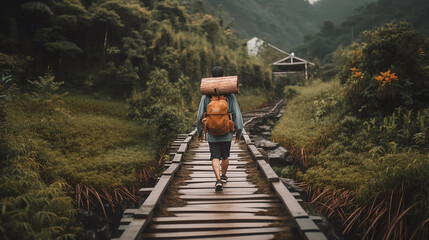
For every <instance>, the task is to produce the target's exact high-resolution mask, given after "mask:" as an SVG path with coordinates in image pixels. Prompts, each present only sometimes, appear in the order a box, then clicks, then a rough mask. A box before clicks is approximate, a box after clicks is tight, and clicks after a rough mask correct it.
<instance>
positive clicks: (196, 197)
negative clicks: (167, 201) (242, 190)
mask: <svg viewBox="0 0 429 240" xmlns="http://www.w3.org/2000/svg"><path fill="white" fill-rule="evenodd" d="M273 197H275V196H274V195H271V194H238V195H226V194H213V195H182V196H179V198H181V199H183V200H210V199H213V200H215V199H222V200H227V199H229V200H231V199H258V198H273ZM294 200H295V199H294Z"/></svg>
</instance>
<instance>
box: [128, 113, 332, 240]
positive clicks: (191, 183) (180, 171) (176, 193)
mask: <svg viewBox="0 0 429 240" xmlns="http://www.w3.org/2000/svg"><path fill="white" fill-rule="evenodd" d="M271 112H272V109H270V108H267V109H263V110H262V111H260V112H253V113H251V114H249V115H247V116H245V115H243V118H244V120H245V121H248V122H250V121H252V120H249V118H250V119H258V118H259V117H260V116H262V115H264V114H271ZM195 134H196V133H195V130H194V131H193V133H192V134H180V135H178V138H177V139H176V142H175V145H176V146H173V147H172V148H171V150H173V151H174V152H173V153H170V156H171V157H172V159H171V160H170V161H168V162H166V164H165V166H166V168H165V171H164V172H163V173H162V175H161V177H160V179H159V181H158V183H157V185H156V186H155V187H154V188H153V189H151V190H152V191H150V194H149V196H148V197H147V199H146V200H145V202H144V203H143V204H142V206H141V207H140V208H139V209H133V210H128V211H127V215H126V216H127V217H126V218H122V219H121V224H122V225H121V228H120V230H123V231H124V234H123V235H122V236H121V238H120V239H193V240H195V239H205V240H210V239H232V240H234V239H236V240H238V239H241V240H252V239H258V240H260V239H301V237H303V239H307V240H309V239H311V240H313V239H314V240H315V239H324V238H323V237H324V236H323V234H322V235H320V232H318V231H317V230H318V229H317V226H316V227H315V225H314V223H313V222H312V220H311V218H310V217H309V216H308V215H307V213H306V212H305V211H304V210H303V209H302V208H300V205H299V203H298V202H297V200H296V199H295V198H296V197H299V196H297V194H293V193H291V192H289V191H288V190H287V188H286V187H285V186H284V185H283V184H282V183H281V182H279V181H278V177H277V175H276V174H275V173H274V171H273V170H272V169H271V167H270V166H269V164H268V163H266V162H265V161H263V160H262V159H263V155H262V154H261V153H260V152H259V151H258V149H257V148H256V147H255V146H254V145H253V142H252V141H251V139H250V137H249V136H248V135H247V133H246V131H244V132H243V137H244V139H245V140H246V141H243V142H245V143H246V144H243V142H242V143H241V145H239V144H237V143H232V145H231V156H230V166H229V168H228V173H227V176H228V182H227V183H226V184H224V190H223V191H222V192H216V191H215V190H214V183H215V176H214V173H213V171H212V166H211V161H210V160H209V159H210V153H209V146H208V143H207V142H203V143H200V142H197V141H195V140H194V141H191V138H190V136H195ZM258 160H259V161H258ZM148 191H149V190H148ZM285 206H287V207H288V208H289V209H286V208H285ZM312 223H313V224H312ZM292 226H295V227H298V230H299V233H301V234H297V233H298V232H297V231H292V230H291V227H292ZM320 237H321V238H320Z"/></svg>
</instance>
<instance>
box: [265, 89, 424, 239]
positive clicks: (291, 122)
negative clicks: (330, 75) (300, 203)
mask: <svg viewBox="0 0 429 240" xmlns="http://www.w3.org/2000/svg"><path fill="white" fill-rule="evenodd" d="M294 90H295V91H297V92H298V94H299V95H298V96H296V97H295V98H293V99H292V100H290V101H288V104H287V106H286V112H285V113H284V115H283V117H282V119H280V121H279V123H278V125H277V126H276V127H275V128H274V132H273V137H274V138H275V141H278V142H280V143H281V144H282V145H284V146H286V147H287V148H288V149H290V151H291V152H292V156H293V157H294V159H295V160H296V162H297V163H298V165H299V171H298V172H297V174H296V175H297V177H298V178H299V179H300V180H301V181H302V182H303V186H305V187H306V189H307V190H308V193H309V199H310V200H311V201H312V202H313V203H314V205H315V206H317V207H319V208H320V210H322V211H324V212H325V213H326V214H327V215H328V216H330V217H335V218H336V219H339V220H340V221H341V222H343V226H344V229H343V234H345V235H346V234H349V233H350V232H351V231H359V232H360V234H361V237H362V238H363V239H423V238H424V236H427V233H428V231H429V224H428V222H429V210H428V209H429V208H428V206H429V200H428V199H429V192H428V191H427V190H428V189H429V180H428V178H427V176H428V175H429V154H428V153H429V148H428V146H429V141H428V138H427V137H426V136H427V135H428V134H429V131H428V128H427V126H428V125H429V111H428V109H422V110H418V111H416V110H414V111H411V110H406V109H398V110H397V111H395V112H394V113H392V114H391V115H388V116H382V115H380V116H378V117H374V118H371V119H359V118H357V117H355V116H353V115H352V114H350V113H349V112H348V109H347V108H346V106H345V105H343V104H342V98H343V91H342V89H341V87H340V85H339V84H338V83H337V82H330V83H321V84H315V85H312V86H309V87H295V88H294ZM289 92H290V91H289Z"/></svg>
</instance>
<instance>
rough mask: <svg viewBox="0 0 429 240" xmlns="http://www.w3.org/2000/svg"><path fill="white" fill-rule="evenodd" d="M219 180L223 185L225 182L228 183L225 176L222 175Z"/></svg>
mask: <svg viewBox="0 0 429 240" xmlns="http://www.w3.org/2000/svg"><path fill="white" fill-rule="evenodd" d="M220 180H221V181H222V182H223V183H226V182H227V181H228V177H227V176H226V175H222V176H220Z"/></svg>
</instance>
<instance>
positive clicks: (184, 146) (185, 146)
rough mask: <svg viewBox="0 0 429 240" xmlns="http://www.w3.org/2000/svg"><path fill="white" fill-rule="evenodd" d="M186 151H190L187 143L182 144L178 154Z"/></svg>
mask: <svg viewBox="0 0 429 240" xmlns="http://www.w3.org/2000/svg"><path fill="white" fill-rule="evenodd" d="M186 150H188V144H186V143H182V144H181V145H180V147H179V149H178V150H177V153H182V154H183V153H185V152H186Z"/></svg>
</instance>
